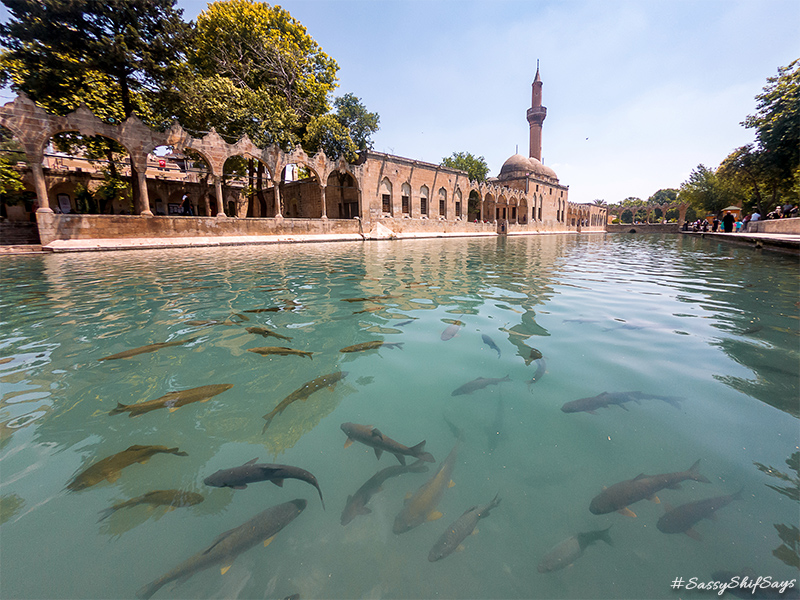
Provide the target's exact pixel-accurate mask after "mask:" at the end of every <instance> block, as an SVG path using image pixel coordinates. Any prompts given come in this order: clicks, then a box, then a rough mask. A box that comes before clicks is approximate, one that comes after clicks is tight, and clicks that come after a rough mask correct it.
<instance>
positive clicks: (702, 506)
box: [656, 490, 742, 540]
mask: <svg viewBox="0 0 800 600" xmlns="http://www.w3.org/2000/svg"><path fill="white" fill-rule="evenodd" d="M741 497H742V490H739V491H738V492H736V493H735V494H730V495H728V496H716V497H714V498H706V499H705V500H698V501H697V502H687V503H686V504H681V505H680V506H677V507H675V508H672V507H671V506H665V508H666V509H667V512H666V513H664V515H663V516H662V517H661V518H660V519H659V520H658V522H657V523H656V527H658V530H659V531H660V532H662V533H685V534H686V535H688V536H689V537H690V538H693V539H696V540H699V539H700V534H698V533H697V532H696V531H695V530H694V529H692V527H693V526H694V524H695V523H697V522H698V521H700V520H702V519H709V518H713V516H714V513H715V512H717V511H718V510H719V509H720V508H722V507H723V506H727V505H728V504H730V503H731V502H733V501H734V500H738V499H740V498H741Z"/></svg>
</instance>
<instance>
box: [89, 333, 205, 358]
mask: <svg viewBox="0 0 800 600" xmlns="http://www.w3.org/2000/svg"><path fill="white" fill-rule="evenodd" d="M196 339H197V338H189V339H187V340H173V341H171V342H159V343H157V344H148V345H147V346H140V347H139V348H132V349H131V350H125V351H123V352H119V353H117V354H112V355H111V356H104V357H103V358H98V359H97V360H99V361H100V360H117V359H120V358H130V357H131V356H138V355H139V354H146V353H147V352H155V351H156V350H161V348H169V347H170V346H182V345H183V344H188V343H190V342H193V341H195V340H196Z"/></svg>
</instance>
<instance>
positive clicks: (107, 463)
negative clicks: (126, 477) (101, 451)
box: [67, 446, 189, 492]
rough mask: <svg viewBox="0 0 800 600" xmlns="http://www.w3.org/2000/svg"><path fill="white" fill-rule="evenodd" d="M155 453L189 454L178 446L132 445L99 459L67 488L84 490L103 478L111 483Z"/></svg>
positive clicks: (75, 490) (74, 490)
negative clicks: (133, 465)
mask: <svg viewBox="0 0 800 600" xmlns="http://www.w3.org/2000/svg"><path fill="white" fill-rule="evenodd" d="M154 454H174V455H176V456H189V455H188V454H187V453H186V452H181V451H180V450H179V449H178V448H167V447H166V446H130V447H129V448H128V449H127V450H123V451H122V452H117V453H116V454H112V455H111V456H108V457H106V458H104V459H102V460H99V461H97V462H96V463H94V464H93V465H91V466H90V467H89V468H88V469H86V470H85V471H83V472H81V473H80V474H79V475H77V476H76V477H75V478H74V479H73V480H72V481H70V482H69V483H68V484H67V489H68V490H71V491H73V492H77V491H79V490H84V489H86V488H88V487H91V486H93V485H96V484H98V483H100V482H101V481H103V480H108V481H110V482H111V483H113V482H115V481H116V480H117V479H119V476H120V471H121V470H122V469H124V468H125V467H129V466H131V465H132V464H135V463H142V464H144V463H146V462H147V461H148V460H150V457H152V456H153V455H154Z"/></svg>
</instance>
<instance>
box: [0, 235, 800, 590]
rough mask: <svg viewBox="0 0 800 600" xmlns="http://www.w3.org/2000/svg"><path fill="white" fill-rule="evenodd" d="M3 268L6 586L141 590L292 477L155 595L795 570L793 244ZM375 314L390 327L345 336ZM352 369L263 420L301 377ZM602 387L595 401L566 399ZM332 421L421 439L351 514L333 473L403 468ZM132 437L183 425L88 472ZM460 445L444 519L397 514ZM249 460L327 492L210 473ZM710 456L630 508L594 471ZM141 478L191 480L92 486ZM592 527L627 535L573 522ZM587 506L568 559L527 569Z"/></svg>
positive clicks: (144, 438)
mask: <svg viewBox="0 0 800 600" xmlns="http://www.w3.org/2000/svg"><path fill="white" fill-rule="evenodd" d="M0 278H1V279H0V306H1V307H2V312H1V313H0V314H1V315H2V317H0V318H1V319H2V324H1V325H0V385H1V386H2V396H1V397H0V475H1V477H0V509H1V510H2V512H1V513H0V521H1V522H2V525H0V556H1V557H2V559H1V560H2V562H0V596H2V597H3V598H131V597H134V596H135V594H136V593H137V591H138V590H140V589H141V588H142V586H144V585H146V584H148V583H149V582H151V581H153V580H155V579H157V578H158V577H159V576H161V575H163V574H164V573H166V572H167V571H170V570H171V569H173V568H174V567H176V566H178V565H179V564H180V563H182V562H183V561H185V560H186V559H188V558H190V557H192V556H193V555H195V554H198V553H200V552H202V551H204V550H205V549H206V548H208V547H209V546H211V545H212V543H213V542H214V540H215V539H216V538H218V536H220V534H222V533H223V532H226V531H229V530H231V529H233V528H236V527H238V526H239V525H241V524H243V523H245V522H246V521H248V520H249V519H250V518H251V517H253V516H254V515H256V514H257V513H259V512H261V511H263V510H265V509H267V508H269V507H271V506H275V505H278V504H281V503H284V502H287V501H290V500H293V499H295V498H302V499H305V500H307V501H308V504H307V506H306V508H305V510H304V511H303V512H302V514H300V515H299V516H298V517H297V518H296V519H295V520H294V521H292V522H291V523H289V524H288V525H287V526H286V527H285V528H284V529H283V530H282V531H280V532H279V533H278V534H277V535H276V536H275V539H274V541H272V543H271V544H269V545H268V546H267V547H264V546H263V545H262V544H258V545H256V546H253V547H252V548H250V549H249V550H246V551H244V552H242V553H241V554H240V555H239V556H237V557H236V559H235V560H234V561H233V562H232V566H231V568H230V569H229V570H228V571H227V572H226V573H225V574H224V575H223V574H221V571H220V566H223V565H217V566H214V567H211V568H208V569H205V570H202V571H199V572H196V573H194V574H193V575H192V576H191V577H190V578H188V579H187V580H185V581H183V582H181V583H177V584H176V583H170V584H168V585H165V586H164V587H162V588H161V589H159V590H158V591H157V592H156V594H155V596H154V597H155V598H284V597H287V596H290V595H292V594H299V597H300V598H303V599H306V598H631V599H633V598H638V599H641V598H678V597H693V596H694V597H710V596H714V595H715V594H714V593H713V592H712V593H708V592H695V591H692V590H689V591H687V590H685V589H671V585H672V582H673V580H675V579H676V578H683V579H684V580H685V581H689V580H690V579H691V578H692V577H696V578H698V579H697V581H709V580H712V579H713V578H714V575H713V574H714V573H715V572H718V571H721V570H725V571H730V572H736V573H742V572H745V570H747V571H746V572H747V573H750V574H755V575H760V576H765V577H766V576H769V577H771V578H773V580H776V581H778V580H780V581H782V580H790V579H792V578H795V577H797V569H796V567H794V566H792V565H793V563H794V561H796V560H797V547H796V545H794V546H793V545H792V544H793V534H794V531H795V530H793V529H792V528H793V527H795V528H796V527H797V526H798V508H800V505H799V504H798V495H797V494H798V491H797V486H798V480H797V476H798V473H797V470H798V469H800V465H798V462H799V459H798V457H799V456H800V455H798V454H797V453H798V452H799V451H800V449H799V448H798V445H799V444H800V428H799V427H798V416H799V415H800V410H799V407H798V398H799V397H800V352H799V349H800V344H799V343H798V342H799V338H798V333H799V331H800V322H799V321H798V313H799V312H800V311H799V309H798V287H799V286H798V281H799V277H798V264H797V260H796V259H795V258H790V257H785V256H781V255H777V254H769V253H758V252H754V251H753V250H752V249H749V248H736V247H731V246H726V245H720V244H717V243H715V242H712V241H708V240H702V239H697V238H694V237H692V238H689V237H681V236H664V237H661V236H629V235H618V236H612V235H607V236H604V235H594V236H559V235H552V236H538V237H520V238H509V239H457V240H446V241H442V240H417V241H402V242H372V243H366V244H363V243H331V244H309V245H280V246H264V247H256V248H230V249H186V250H170V251H141V252H116V253H102V254H100V253H98V254H93V253H86V254H77V255H45V256H25V257H3V258H1V259H0ZM254 327H261V328H265V329H269V330H270V331H272V332H274V333H277V334H279V335H281V336H285V338H291V339H285V338H277V337H265V336H264V335H259V334H258V333H253V332H249V331H248V330H247V328H254ZM369 341H383V342H386V343H400V344H401V345H400V346H399V347H390V346H383V347H380V348H377V349H372V350H367V351H361V352H346V353H343V352H341V351H340V350H341V349H342V348H345V347H347V346H352V345H355V344H360V343H362V342H369ZM165 342H174V344H169V345H164V346H161V347H158V348H157V349H154V348H149V350H152V351H149V352H141V353H137V354H134V355H133V356H130V357H128V358H111V359H108V360H100V359H104V358H106V357H110V356H113V355H115V354H118V353H123V352H125V351H128V350H132V349H138V348H142V347H144V346H147V345H150V344H162V343H165ZM257 347H286V348H291V349H293V350H299V351H303V352H311V353H312V354H311V355H292V354H289V355H280V354H267V355H261V354H258V353H255V352H249V350H250V349H253V348H257ZM339 372H342V373H346V375H344V376H343V378H342V379H341V380H340V381H338V382H336V383H335V384H332V385H326V383H328V381H327V380H326V381H323V382H322V383H320V384H319V385H317V386H316V387H318V388H319V389H317V390H313V389H311V390H309V389H307V390H306V391H311V392H312V393H310V394H309V395H307V397H303V396H304V394H295V397H298V396H299V397H298V398H297V399H295V400H294V401H291V402H289V401H287V402H286V403H285V406H284V407H283V410H282V411H281V412H279V413H276V414H275V417H274V418H273V419H272V421H271V422H270V423H269V426H268V428H267V429H266V431H263V430H264V425H265V423H266V421H265V420H264V419H263V418H262V417H263V416H264V415H266V414H268V413H270V412H271V411H273V409H275V408H276V407H278V406H279V404H280V403H281V402H282V401H283V400H284V399H287V398H288V399H290V400H291V399H292V398H291V395H292V394H293V392H295V391H296V390H299V389H300V388H302V387H303V386H304V385H305V384H306V383H308V382H311V381H314V380H317V381H319V380H318V378H320V377H322V376H325V375H330V374H333V373H339ZM478 378H484V379H478ZM469 383H472V385H470V386H467V390H469V389H470V388H472V391H469V393H456V394H454V392H455V391H456V390H458V389H459V388H462V386H464V385H465V384H469ZM219 384H227V385H232V387H230V388H229V389H227V390H225V391H222V392H221V393H218V394H217V395H214V396H213V397H210V398H209V399H207V400H206V401H203V402H199V401H198V402H192V403H187V404H185V405H179V404H180V403H177V404H174V403H173V404H172V405H171V409H170V406H164V407H162V408H160V409H156V410H152V411H150V412H146V413H145V414H140V415H137V416H129V413H128V412H121V413H116V411H115V408H117V407H118V404H121V405H130V404H136V403H142V402H147V401H152V400H156V399H159V398H162V397H163V396H165V395H166V394H169V393H170V392H177V391H182V390H188V389H192V388H196V387H199V386H206V385H219ZM604 392H608V395H606V396H602V394H603V393H604ZM617 392H623V393H627V392H640V394H628V395H620V394H615V393H617ZM593 397H599V398H598V399H595V400H593V401H586V403H585V405H584V406H583V408H586V409H587V410H591V412H587V411H578V412H565V411H564V410H562V407H563V406H564V405H565V404H567V403H570V402H574V401H576V400H579V399H583V398H593ZM167 398H168V399H169V398H172V399H173V401H174V398H175V395H172V396H168V397H167ZM612 400H613V401H614V402H617V403H616V404H614V403H613V402H612V403H610V404H609V402H611V401H612ZM604 403H605V404H608V406H605V407H603V406H601V405H602V404H604ZM167 404H169V402H167ZM570 406H574V404H572V405H570ZM593 407H594V409H593ZM112 412H113V413H115V414H111V413H112ZM346 422H352V423H357V424H362V425H372V426H375V427H377V428H379V429H380V431H381V432H383V434H384V435H385V436H388V437H390V438H392V439H394V440H396V441H397V442H399V443H401V444H404V445H406V446H409V447H410V446H414V445H415V444H417V443H418V442H421V441H422V440H425V441H426V445H425V450H426V451H428V452H430V453H431V454H432V455H433V457H434V459H435V461H436V462H435V463H428V464H427V466H428V467H429V470H428V471H427V472H426V473H417V472H409V473H404V474H402V475H398V476H396V477H392V478H390V479H388V480H387V481H386V482H385V483H384V484H383V486H382V489H381V491H379V492H377V493H375V494H374V496H372V497H371V499H370V500H369V503H368V504H367V507H368V508H369V509H370V510H371V512H369V513H368V514H360V515H358V516H356V517H355V518H354V519H353V520H352V521H351V522H349V523H348V524H347V525H344V526H343V525H342V524H341V515H342V511H343V509H344V507H345V504H346V503H347V500H348V497H349V496H351V495H353V494H354V493H355V492H356V490H358V489H359V487H360V486H361V485H362V484H364V483H365V482H366V481H367V480H368V479H369V478H370V477H371V476H372V475H374V474H375V473H377V472H378V471H379V470H380V469H383V468H385V467H389V466H392V465H399V462H398V460H396V459H395V457H394V456H392V455H391V454H388V453H384V454H383V455H382V457H381V458H380V460H378V459H376V455H375V453H374V451H373V449H372V448H370V447H368V446H366V445H364V444H362V443H359V442H355V443H354V444H352V445H351V446H350V447H347V448H345V441H346V439H347V436H346V434H345V433H344V432H343V431H342V429H341V428H340V426H341V425H342V424H343V423H346ZM457 436H459V437H460V441H457ZM137 445H139V446H149V445H155V446H163V447H165V449H176V448H177V449H179V450H173V452H172V453H164V452H162V453H157V454H154V455H153V456H152V457H150V459H149V460H147V461H145V462H134V463H133V464H131V465H129V466H125V467H124V468H121V469H118V470H116V472H114V473H111V475H110V476H109V477H108V478H107V479H104V480H102V481H99V482H97V480H91V481H89V484H91V485H88V484H87V485H85V486H81V485H76V484H75V482H76V481H84V480H83V479H81V478H80V475H81V474H82V473H83V472H84V471H86V470H87V469H89V468H90V467H91V466H92V465H94V464H95V463H97V462H98V461H100V460H102V459H105V458H107V457H111V456H113V455H118V453H122V452H123V451H125V450H126V449H128V448H130V447H131V446H137ZM455 446H457V453H456V456H455V459H454V468H453V472H452V475H451V477H450V479H452V481H453V483H454V484H455V485H454V486H452V487H448V483H447V482H444V485H443V488H442V489H441V490H440V491H441V498H440V499H439V500H438V502H435V503H433V504H435V506H431V507H426V510H427V508H431V509H433V508H435V509H436V511H438V512H441V513H443V516H442V517H441V518H439V519H438V520H432V521H429V522H424V523H423V524H421V525H419V526H417V527H415V528H413V529H411V530H410V531H408V532H405V533H402V534H395V533H393V525H394V523H395V518H396V516H397V515H398V514H399V513H400V511H401V510H402V509H403V507H404V499H405V498H406V496H407V495H408V494H409V493H411V494H414V493H415V492H416V491H417V490H418V489H419V488H420V487H421V486H423V484H425V483H426V482H427V481H428V480H430V479H431V478H432V477H433V475H434V474H435V473H436V471H437V469H438V468H439V466H440V464H441V463H442V461H444V460H445V458H446V457H447V456H448V454H449V453H450V452H451V450H452V449H453V448H454V447H455ZM175 452H179V453H180V454H175ZM183 453H185V454H186V455H185V456H183V455H182V454H183ZM793 455H794V459H793V458H792V457H793ZM145 458H146V457H145ZM256 458H257V459H258V462H260V463H281V464H287V465H292V466H296V467H301V468H303V469H306V470H307V471H309V472H311V473H312V474H314V475H315V476H316V479H317V480H318V482H319V486H320V489H321V492H322V494H323V496H324V500H325V504H326V510H323V508H322V506H321V502H320V500H319V497H318V495H317V492H316V490H315V489H314V488H313V487H312V486H311V485H309V484H308V483H306V482H303V481H300V480H297V479H287V480H286V481H285V483H284V484H283V486H282V487H278V486H276V485H273V484H272V483H270V482H267V481H264V482H257V483H250V484H249V485H248V487H247V488H246V489H231V488H217V487H210V486H208V485H205V484H204V479H205V478H206V477H208V476H209V475H211V474H212V473H214V472H215V471H217V470H219V469H225V468H229V467H235V466H239V465H242V464H244V463H245V462H247V461H250V460H251V459H256ZM698 460H699V461H700V462H699V465H698V466H697V470H698V471H699V473H700V475H701V477H698V478H697V479H707V480H708V482H707V483H706V482H703V481H701V480H700V481H698V480H692V479H689V480H686V481H683V482H682V483H681V484H680V489H672V488H669V487H668V488H666V489H662V490H660V491H658V492H657V494H656V496H657V498H658V499H659V500H660V503H657V502H655V498H654V499H653V501H650V500H647V499H644V500H639V501H635V502H632V503H631V504H630V505H629V509H630V510H631V511H633V512H634V513H635V514H636V517H635V518H634V517H631V516H625V515H623V514H619V513H617V512H610V513H603V514H594V513H593V512H591V511H590V510H589V506H590V503H591V501H592V499H593V498H594V497H596V496H598V495H599V494H601V493H602V492H603V490H604V487H611V486H612V485H614V484H616V483H619V482H622V481H626V480H632V479H634V478H636V477H637V476H638V475H639V474H641V473H645V474H647V475H655V474H662V473H674V472H683V471H686V470H688V469H689V468H690V467H691V466H692V465H693V464H694V463H695V462H696V461H698ZM411 462H412V459H409V461H408V464H411ZM117 466H119V465H117ZM793 467H794V469H793ZM439 479H441V477H440V478H439ZM84 483H85V482H84ZM68 486H70V487H68ZM673 487H675V486H673ZM77 488H82V489H77ZM612 489H617V488H612ZM156 490H181V491H183V492H193V493H195V494H200V495H202V496H203V501H202V502H199V503H195V504H193V505H191V506H180V507H173V508H172V510H168V507H166V506H154V505H148V504H144V503H141V504H138V505H135V506H125V507H120V508H118V509H117V510H115V511H107V509H109V508H110V507H112V506H115V505H117V504H120V503H122V502H124V501H127V500H130V499H135V498H140V497H141V496H143V495H144V494H147V493H149V492H152V491H156ZM737 492H740V493H739V495H738V496H736V497H734V498H729V499H730V500H732V501H731V502H730V503H728V504H727V505H725V506H721V507H716V506H715V508H718V510H716V511H715V515H716V519H715V520H711V519H708V518H704V519H702V520H699V521H698V522H697V523H696V525H694V527H693V528H692V529H691V530H690V533H695V532H696V534H698V535H697V536H695V537H696V538H699V539H694V538H692V537H690V536H689V535H684V534H683V533H678V534H669V533H664V532H662V531H660V530H659V527H658V523H659V520H660V518H661V517H662V515H664V514H665V511H667V510H668V509H669V508H670V507H672V508H675V507H680V506H681V505H684V504H687V503H691V502H695V501H699V500H703V499H706V498H711V497H718V496H731V495H735V494H737ZM608 493H610V492H606V494H608ZM495 495H498V496H499V498H500V503H499V505H498V506H497V507H496V508H494V509H492V510H491V513H490V515H488V516H486V517H485V518H482V519H480V520H479V522H478V527H477V530H478V533H477V534H475V535H471V536H469V537H468V538H467V539H465V540H464V541H463V546H464V549H463V550H462V551H458V552H454V553H453V554H451V555H449V556H447V557H445V558H443V559H441V560H439V561H436V562H430V561H429V560H428V554H429V552H430V550H431V548H432V547H433V545H434V543H435V542H436V541H437V539H438V538H439V537H440V536H441V535H442V534H443V533H444V532H445V531H446V530H447V528H448V526H449V525H450V524H451V523H452V522H453V521H454V520H455V519H456V518H457V517H459V516H460V515H462V513H464V512H465V511H467V509H469V508H471V507H473V506H475V505H483V504H487V503H489V502H490V501H491V500H492V499H493V498H494V497H495ZM410 502H411V503H415V502H417V501H416V498H412V499H411V500H410ZM695 506H697V505H695ZM676 510H684V511H686V510H689V509H680V508H677V509H676ZM109 512H112V514H110V516H107V515H108V513H109ZM434 516H435V515H434ZM102 517H105V518H102ZM608 527H610V529H609V530H608V532H606V533H605V534H603V535H606V536H608V537H609V539H610V540H611V541H612V542H613V546H611V545H609V544H607V543H605V541H603V540H600V539H597V540H595V541H594V542H593V543H589V542H588V541H587V540H589V541H591V539H592V538H593V537H599V535H600V534H591V532H599V531H601V530H604V529H606V528H608ZM581 533H582V534H590V535H585V536H582V537H581V538H580V539H581V540H582V541H583V542H584V544H578V550H577V551H573V552H572V554H570V553H569V552H566V553H565V554H564V556H563V557H562V558H565V560H566V561H567V562H569V563H571V566H569V567H567V568H564V569H560V570H554V571H550V572H540V571H539V569H537V567H538V566H539V565H540V564H543V561H545V558H546V557H547V558H549V559H552V558H553V557H552V555H551V554H552V553H551V551H552V549H553V548H554V547H556V545H558V544H559V543H561V542H564V541H565V540H567V539H568V538H570V537H572V536H575V535H577V534H581ZM259 541H260V540H259ZM794 543H795V544H796V543H797V542H794ZM567 545H569V544H566V545H565V546H561V547H560V548H561V552H562V553H564V552H565V551H564V548H565V547H566V546H567ZM573 546H574V544H573ZM581 546H583V547H581ZM581 551H582V554H581ZM224 562H225V563H229V562H231V561H224Z"/></svg>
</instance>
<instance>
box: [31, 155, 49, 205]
mask: <svg viewBox="0 0 800 600" xmlns="http://www.w3.org/2000/svg"><path fill="white" fill-rule="evenodd" d="M30 165H31V175H32V176H33V187H34V189H35V190H36V203H37V204H38V208H37V210H36V212H44V213H51V212H53V209H52V208H50V199H49V198H48V197H47V183H46V182H45V180H44V170H43V169H42V157H39V158H38V159H37V158H36V157H35V156H34V157H32V158H31V162H30Z"/></svg>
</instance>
